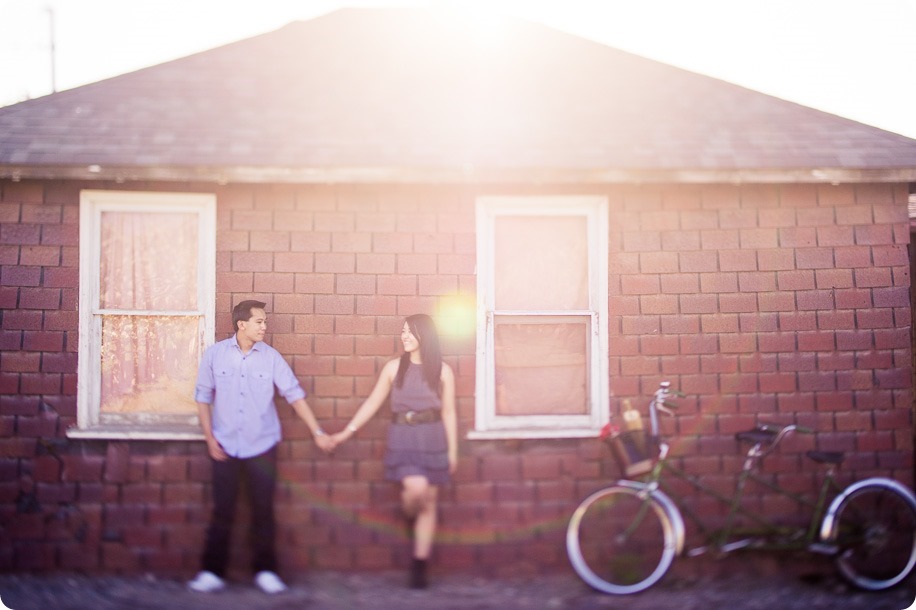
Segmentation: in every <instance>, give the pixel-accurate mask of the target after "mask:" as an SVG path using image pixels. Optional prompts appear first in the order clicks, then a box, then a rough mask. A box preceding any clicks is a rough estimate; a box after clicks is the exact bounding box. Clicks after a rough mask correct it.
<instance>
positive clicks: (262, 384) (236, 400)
mask: <svg viewBox="0 0 916 610" xmlns="http://www.w3.org/2000/svg"><path fill="white" fill-rule="evenodd" d="M274 386H276V388H277V390H278V391H279V392H280V395H281V396H283V398H285V399H286V400H287V402H290V403H292V402H294V401H296V400H299V399H300V398H305V390H303V389H302V386H301V385H299V380H298V379H296V376H295V375H294V374H293V371H292V369H290V367H289V364H287V362H286V360H284V359H283V356H281V355H280V352H278V351H277V350H275V349H274V348H272V347H271V346H269V345H267V344H266V343H264V342H262V341H259V342H257V343H255V344H254V345H253V346H252V348H251V350H250V351H249V352H248V354H243V353H242V348H241V347H240V346H239V342H238V339H236V336H235V335H232V336H231V337H230V338H228V339H225V340H223V341H220V342H219V343H216V344H214V345H211V346H210V347H209V348H208V349H207V351H205V352H204V357H203V358H202V359H201V361H200V369H199V370H198V372H197V386H196V387H195V390H194V400H196V401H197V402H200V403H204V404H209V405H213V410H212V413H213V416H212V420H213V436H214V437H216V440H217V441H219V444H220V445H222V446H223V450H225V452H226V453H228V454H229V455H231V456H232V457H237V458H249V457H253V456H255V455H260V454H261V453H264V452H265V451H267V450H268V449H270V448H271V447H273V446H274V445H276V444H277V443H278V442H280V418H279V417H277V408H276V406H275V405H274Z"/></svg>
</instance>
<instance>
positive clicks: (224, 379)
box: [213, 368, 234, 390]
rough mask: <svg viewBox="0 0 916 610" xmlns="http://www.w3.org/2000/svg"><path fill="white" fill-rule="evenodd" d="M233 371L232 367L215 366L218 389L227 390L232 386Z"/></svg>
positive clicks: (214, 372) (214, 373)
mask: <svg viewBox="0 0 916 610" xmlns="http://www.w3.org/2000/svg"><path fill="white" fill-rule="evenodd" d="M233 376H234V375H233V372H232V369H230V368H215V369H214V370H213V377H214V379H215V380H216V389H218V390H219V389H222V390H227V389H229V388H231V387H232V378H233Z"/></svg>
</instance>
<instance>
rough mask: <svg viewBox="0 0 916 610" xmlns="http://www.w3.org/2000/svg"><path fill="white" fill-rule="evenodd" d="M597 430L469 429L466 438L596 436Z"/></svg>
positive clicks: (479, 439) (499, 438)
mask: <svg viewBox="0 0 916 610" xmlns="http://www.w3.org/2000/svg"><path fill="white" fill-rule="evenodd" d="M599 433H600V431H599V430H593V429H591V428H588V429H580V428H577V429H568V430H562V429H561V430H557V429H555V428H554V429H550V430H539V429H536V428H528V429H512V430H471V431H470V432H468V434H467V438H468V440H472V441H489V440H506V439H538V438H558V439H559V438H597V437H598V434H599Z"/></svg>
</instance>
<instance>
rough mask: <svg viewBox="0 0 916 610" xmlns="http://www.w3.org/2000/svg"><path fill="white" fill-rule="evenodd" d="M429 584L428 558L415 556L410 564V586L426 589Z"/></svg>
mask: <svg viewBox="0 0 916 610" xmlns="http://www.w3.org/2000/svg"><path fill="white" fill-rule="evenodd" d="M428 585H429V582H428V581H427V580H426V560H425V559H417V558H414V560H413V562H412V563H411V564H410V588H411V589H425V588H426V587H427V586H428Z"/></svg>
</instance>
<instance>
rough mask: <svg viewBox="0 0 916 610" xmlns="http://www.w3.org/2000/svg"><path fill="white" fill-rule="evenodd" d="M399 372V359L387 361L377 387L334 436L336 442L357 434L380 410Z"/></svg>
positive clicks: (376, 383)
mask: <svg viewBox="0 0 916 610" xmlns="http://www.w3.org/2000/svg"><path fill="white" fill-rule="evenodd" d="M397 372H398V360H389V361H388V362H386V363H385V366H383V367H382V372H381V373H379V376H378V381H376V382H375V387H374V388H372V392H371V393H370V394H369V396H368V397H367V398H366V400H364V401H363V404H361V405H360V406H359V409H357V410H356V413H354V414H353V418H352V419H351V420H350V423H349V424H347V427H346V428H344V429H343V430H341V431H340V432H338V433H337V434H335V435H333V437H332V438H333V439H334V442H335V443H336V444H340V443H342V442H344V441H345V440H347V439H348V438H350V437H351V436H353V435H354V434H356V431H357V430H359V429H360V428H362V427H363V425H365V424H366V423H367V422H368V421H369V420H370V419H372V416H373V415H375V414H376V413H377V412H378V410H379V408H380V407H381V406H382V403H384V402H385V398H387V397H388V392H390V391H391V385H392V384H393V383H394V376H395V375H396V374H397Z"/></svg>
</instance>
